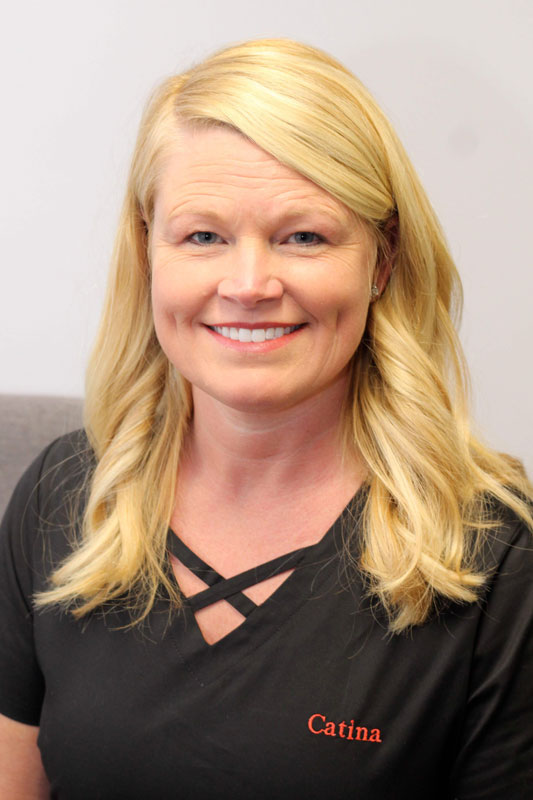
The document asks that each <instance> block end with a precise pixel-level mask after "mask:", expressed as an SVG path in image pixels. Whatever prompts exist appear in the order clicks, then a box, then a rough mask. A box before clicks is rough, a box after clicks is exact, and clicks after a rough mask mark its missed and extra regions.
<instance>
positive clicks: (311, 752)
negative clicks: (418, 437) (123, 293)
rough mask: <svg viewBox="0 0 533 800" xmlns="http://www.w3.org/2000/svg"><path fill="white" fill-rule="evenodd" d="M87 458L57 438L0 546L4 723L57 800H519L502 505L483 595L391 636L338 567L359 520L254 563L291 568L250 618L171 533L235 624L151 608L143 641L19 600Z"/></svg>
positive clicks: (520, 723)
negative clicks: (29, 735)
mask: <svg viewBox="0 0 533 800" xmlns="http://www.w3.org/2000/svg"><path fill="white" fill-rule="evenodd" d="M89 460H90V457H89V455H88V454H87V443H86V440H85V438H84V437H83V435H82V434H75V435H70V436H68V437H62V438H61V439H59V440H57V441H56V442H54V443H53V444H52V445H51V446H50V447H49V448H48V449H47V450H46V451H45V452H44V453H43V454H42V455H41V456H40V457H39V458H38V459H37V460H36V461H35V462H34V463H33V465H32V466H31V467H30V469H29V470H28V471H27V472H26V474H25V475H24V477H23V478H22V480H21V481H20V483H19V485H18V487H17V489H16V491H15V494H14V496H13V499H12V501H11V503H10V506H9V508H8V510H7V512H6V516H5V518H4V522H3V525H2V532H1V541H0V712H1V713H3V714H5V715H7V716H9V717H12V718H13V719H16V720H19V721H21V722H26V723H29V724H33V725H37V724H40V728H41V729H40V735H39V746H40V748H41V751H42V756H43V762H44V765H45V769H46V771H47V773H48V776H49V779H50V782H51V786H52V794H51V797H52V798H68V800H78V799H79V800H81V799H82V798H83V799H85V798H87V800H89V799H90V800H95V799H96V798H102V799H104V798H105V800H111V799H112V800H136V798H139V800H141V798H142V800H145V799H146V798H158V800H166V798H169V799H170V798H172V799H174V798H177V797H179V798H182V799H184V800H186V799H187V798H195V800H197V799H198V798H201V800H211V799H212V798H231V799H232V800H245V799H246V800H250V798H254V799H255V798H258V799H259V800H261V799H262V798H264V799H265V800H266V798H268V800H272V799H273V798H300V797H305V798H320V800H325V799H327V800H330V799H331V800H335V799H336V798H339V800H340V799H341V798H342V800H345V799H346V798H353V799H354V800H357V799H358V798H360V799H361V800H367V798H368V799H369V798H373V799H374V800H403V799H404V798H405V800H407V798H409V800H417V798H420V800H422V798H424V800H427V798H431V800H439V799H440V800H453V798H460V800H482V799H483V800H501V798H506V800H526V798H527V800H530V798H531V797H532V796H533V777H532V776H533V765H532V760H533V689H532V687H533V581H532V580H531V578H532V576H533V552H532V547H531V541H532V540H531V536H530V534H529V533H528V532H527V531H526V530H525V529H524V527H523V526H522V525H521V524H520V523H519V522H518V521H517V520H516V519H515V518H514V517H513V516H512V515H511V514H510V513H509V512H507V511H506V510H505V509H503V510H502V512H501V513H502V516H503V517H504V519H503V522H502V525H501V527H500V528H499V529H498V530H497V531H491V532H488V533H487V546H486V552H485V559H486V563H487V565H488V566H493V567H494V568H495V571H494V574H493V576H492V578H491V579H490V581H489V584H488V587H487V590H486V592H485V594H484V597H483V599H482V601H481V602H480V603H479V604H472V605H463V606H459V605H452V606H449V607H448V608H446V609H444V608H443V609H442V610H441V612H440V613H439V615H436V616H435V617H434V618H433V619H432V620H431V621H429V622H428V623H426V624H425V625H422V626H420V627H417V628H414V629H413V630H412V631H410V632H409V633H405V634H402V635H398V636H391V635H390V634H389V633H388V632H387V629H386V622H385V619H384V616H383V614H382V613H381V612H380V610H379V608H372V607H371V605H370V603H369V602H368V601H367V600H365V595H364V586H363V582H362V579H361V577H358V576H357V575H356V576H354V580H353V581H352V582H351V583H350V584H349V585H347V583H346V579H345V575H344V573H343V571H342V559H341V558H340V556H339V549H340V545H341V538H342V537H341V531H342V528H343V526H344V527H346V526H350V525H351V526H354V525H355V526H357V524H358V522H357V511H356V512H355V515H352V512H350V511H349V510H346V511H345V512H344V513H343V515H341V517H340V518H339V520H337V522H336V523H335V524H334V525H333V527H332V528H331V529H330V530H329V531H328V532H327V533H326V534H325V536H324V537H323V539H322V540H321V541H320V542H318V544H316V545H313V546H312V547H307V548H302V549H301V550H299V551H296V552H295V553H293V554H289V556H288V558H289V561H288V562H285V561H281V562H280V563H278V564H276V563H271V564H269V565H267V566H266V567H265V571H264V572H263V568H258V570H257V572H256V580H261V579H263V578H264V576H265V575H268V574H272V572H273V571H274V572H275V570H276V568H277V569H278V571H281V569H286V568H287V564H290V568H293V567H294V572H293V573H292V574H291V575H290V576H289V578H288V579H287V580H286V581H285V582H284V583H283V584H282V585H281V586H280V587H279V588H278V589H277V590H276V591H275V592H274V593H273V594H272V595H271V596H270V597H269V598H268V599H267V600H266V601H265V602H264V603H263V604H262V605H260V606H254V604H253V603H251V601H248V600H247V599H246V598H245V595H243V594H242V589H243V588H245V586H247V585H250V584H251V582H253V577H254V576H253V575H251V574H247V575H246V576H245V577H244V578H242V579H241V577H240V576H238V580H236V581H235V579H231V580H230V581H224V580H223V579H222V578H221V577H220V576H218V575H217V574H216V573H215V572H214V571H213V570H211V568H210V567H209V565H207V564H205V563H203V562H201V561H200V560H199V559H196V557H195V556H194V554H191V553H190V551H188V552H185V550H184V549H183V543H181V544H180V542H179V540H178V539H177V538H176V537H175V535H174V534H173V533H172V532H171V533H170V534H169V537H170V538H169V547H171V548H172V549H173V550H174V549H175V548H178V549H177V550H175V552H176V554H177V555H178V557H179V558H180V559H182V560H183V561H185V563H188V564H189V565H190V566H191V567H192V568H193V569H195V570H196V571H198V574H201V577H202V578H203V579H204V580H205V581H206V583H208V584H209V585H210V586H211V587H212V588H210V589H209V590H207V592H211V593H212V592H213V591H215V595H216V592H221V593H222V594H221V595H220V596H227V597H228V601H234V603H237V607H239V605H238V604H239V603H241V605H242V608H243V609H244V610H243V613H245V615H246V619H245V621H244V622H243V624H242V625H241V626H240V627H238V628H237V629H236V630H234V631H232V632H231V633H229V634H228V635H227V636H225V637H224V638H223V639H221V640H220V641H219V642H217V643H216V644H214V645H208V644H206V642H205V640H204V639H203V637H202V635H201V633H200V631H199V628H198V626H197V624H196V621H195V617H194V613H193V608H192V605H193V604H194V602H195V601H194V600H193V599H192V598H191V601H190V602H187V603H186V604H185V606H184V608H183V610H182V611H181V612H180V613H179V614H176V615H175V616H174V617H173V618H172V619H171V621H170V622H169V619H168V614H167V613H166V612H167V611H168V608H167V603H166V601H165V600H164V599H162V600H160V601H158V604H157V606H156V607H155V608H154V610H153V611H152V613H151V614H150V615H149V619H148V624H147V625H146V626H145V627H144V628H143V629H142V630H139V629H124V625H127V623H128V621H129V618H128V616H127V612H126V611H125V610H121V609H115V610H110V611H109V612H108V613H107V615H106V616H104V615H102V614H101V613H93V614H91V615H89V616H88V617H86V618H84V619H83V620H81V621H79V622H76V621H75V620H74V619H73V618H72V617H71V616H70V615H66V614H62V613H59V612H58V611H57V610H55V609H48V610H46V611H41V612H39V613H34V612H33V610H32V604H31V595H32V592H33V591H35V590H36V589H39V588H42V587H43V586H44V585H45V583H46V577H47V575H48V574H49V572H50V569H51V568H52V565H53V564H56V563H58V561H59V560H61V558H62V557H64V555H65V554H66V553H68V552H69V544H68V533H67V529H66V521H67V520H68V516H69V509H71V508H72V502H71V501H72V498H73V496H74V494H73V493H75V492H76V490H77V489H78V488H79V486H80V485H81V482H82V481H83V479H84V476H85V474H86V471H87V468H88V463H89ZM213 524H216V520H214V521H213ZM356 533H357V531H356ZM187 559H188V560H187ZM276 561H278V560H275V562H276ZM284 564H285V566H283V565H284ZM250 572H251V573H252V572H254V571H253V570H252V571H250ZM232 581H233V583H232ZM217 587H218V588H217ZM202 594H203V593H202ZM217 596H219V595H216V597H217ZM199 597H200V595H197V596H196V598H197V599H196V603H200V604H201V603H202V600H201V599H200V600H198V598H199ZM216 597H215V599H216ZM239 598H240V599H239ZM242 598H245V599H244V600H243V599H242ZM212 601H213V599H212V594H211V595H208V600H207V602H212ZM203 602H205V600H204V601H203ZM198 607H200V606H198ZM239 610H241V609H239Z"/></svg>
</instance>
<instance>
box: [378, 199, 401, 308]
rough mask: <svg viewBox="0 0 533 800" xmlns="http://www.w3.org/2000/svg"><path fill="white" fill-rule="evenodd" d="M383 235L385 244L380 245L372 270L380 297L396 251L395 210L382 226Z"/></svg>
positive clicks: (387, 279) (386, 282) (396, 224)
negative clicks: (373, 269) (374, 266)
mask: <svg viewBox="0 0 533 800" xmlns="http://www.w3.org/2000/svg"><path fill="white" fill-rule="evenodd" d="M383 236H384V238H385V241H386V244H385V246H384V247H380V248H379V250H380V252H379V254H378V261H377V264H376V269H375V272H374V283H375V285H376V286H377V287H378V291H379V294H378V295H377V296H376V299H377V297H380V296H381V295H382V294H383V292H384V291H385V289H386V288H387V284H388V282H389V279H390V276H391V273H392V270H393V268H394V261H395V259H396V255H397V253H398V214H397V213H396V212H395V213H394V214H393V215H392V216H391V217H390V218H389V219H388V220H387V222H386V224H385V226H384V228H383Z"/></svg>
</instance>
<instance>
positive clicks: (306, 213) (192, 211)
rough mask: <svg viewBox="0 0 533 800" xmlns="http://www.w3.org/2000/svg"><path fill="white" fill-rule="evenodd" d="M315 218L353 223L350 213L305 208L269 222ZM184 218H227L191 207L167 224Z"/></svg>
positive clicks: (214, 219)
mask: <svg viewBox="0 0 533 800" xmlns="http://www.w3.org/2000/svg"><path fill="white" fill-rule="evenodd" d="M313 216H320V217H327V219H328V220H329V221H330V222H332V223H334V224H337V225H338V224H339V223H340V224H346V223H349V222H350V221H351V220H350V218H349V214H348V213H343V214H342V216H339V215H338V214H337V213H335V212H334V211H330V210H329V209H327V208H316V207H313V206H304V207H302V208H295V209H294V210H292V211H281V212H279V213H277V214H274V215H273V217H272V218H271V220H269V222H270V223H271V224H273V226H274V227H277V226H278V225H281V224H283V223H291V222H296V221H298V220H299V219H304V218H306V217H313ZM184 217H185V218H187V217H192V218H201V219H206V220H210V221H213V222H224V221H225V220H226V218H227V217H226V215H225V214H221V213H219V212H217V211H215V210H214V209H210V208H208V207H203V208H202V207H201V206H191V207H190V208H184V209H180V210H177V211H174V212H171V213H170V214H169V216H168V217H167V222H168V223H170V224H172V223H174V222H176V221H179V220H181V219H182V218H184ZM353 222H354V224H356V219H355V217H354V220H353Z"/></svg>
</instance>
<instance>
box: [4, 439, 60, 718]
mask: <svg viewBox="0 0 533 800" xmlns="http://www.w3.org/2000/svg"><path fill="white" fill-rule="evenodd" d="M48 449H49V448H47V450H48ZM47 450H45V451H44V452H43V453H42V454H41V455H40V456H39V457H38V458H37V459H36V460H35V461H34V462H33V464H32V465H31V466H30V467H29V468H28V469H27V470H26V472H25V473H24V475H23V476H22V478H21V479H20V481H19V482H18V484H17V486H16V488H15V491H14V492H13V495H12V497H11V500H10V503H9V505H8V507H7V509H6V512H5V515H4V518H3V520H2V524H1V526H0V713H2V714H4V715H5V716H7V717H10V718H11V719H14V720H17V721H18V722H24V723H26V724H28V725H38V724H39V717H40V710H41V705H42V699H43V694H44V680H43V676H42V673H41V670H40V668H39V664H38V661H37V657H36V653H35V648H34V636H33V621H34V613H33V608H32V595H33V591H34V572H33V558H32V554H33V550H34V547H35V543H36V539H37V536H38V530H39V528H38V526H39V519H40V513H39V511H40V510H39V485H40V480H41V474H42V469H43V463H44V460H45V457H46V453H47Z"/></svg>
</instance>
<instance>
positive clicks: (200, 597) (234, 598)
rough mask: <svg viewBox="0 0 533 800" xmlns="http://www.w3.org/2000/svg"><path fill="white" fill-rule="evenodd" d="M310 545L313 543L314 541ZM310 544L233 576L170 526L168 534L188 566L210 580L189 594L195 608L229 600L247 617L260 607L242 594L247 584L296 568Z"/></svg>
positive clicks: (175, 551)
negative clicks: (216, 566)
mask: <svg viewBox="0 0 533 800" xmlns="http://www.w3.org/2000/svg"><path fill="white" fill-rule="evenodd" d="M309 547H312V545H310V546H309ZM309 547H301V548H300V549H298V550H293V551H292V552H290V553H286V554H285V555H282V556H278V557H277V558H273V559H272V560H271V561H267V562H266V563H265V564H260V565H259V566H257V567H252V569H248V570H246V571H245V572H240V573H239V574H238V575H234V576H233V577H232V578H223V577H222V575H220V573H218V572H217V571H216V570H215V569H213V567H211V566H209V564H207V563H206V562H205V561H203V560H202V559H201V558H199V557H198V556H197V555H196V553H193V551H192V550H190V549H189V547H187V545H186V544H185V542H183V541H182V540H181V539H180V538H179V537H178V536H177V535H176V534H175V533H174V531H172V530H169V535H168V548H169V550H170V552H171V553H172V554H173V555H174V556H175V557H176V558H177V559H179V560H180V561H181V563H182V564H184V565H185V566H186V567H187V569H190V571H191V572H193V573H194V574H195V575H197V576H198V577H199V578H201V580H203V581H204V583H207V585H208V587H209V588H208V589H204V590H203V591H201V592H198V593H197V594H195V595H192V597H188V598H187V603H188V604H189V606H190V607H191V608H192V610H193V611H199V610H200V609H201V608H205V607H206V606H210V605H211V604H212V603H216V602H217V601H218V600H226V601H227V602H228V603H231V605H232V606H233V607H234V608H236V609H237V611H239V612H240V613H241V614H242V615H243V616H245V617H247V616H248V615H249V614H251V613H252V611H253V610H254V609H255V608H257V605H256V603H254V602H253V600H250V598H249V597H247V596H246V595H245V594H243V593H242V590H243V589H246V588H248V586H253V585H254V584H255V583H261V581H265V580H267V579H268V578H273V577H274V576H275V575H280V574H281V573H282V572H286V571H287V570H289V569H294V568H295V567H297V566H298V564H299V563H300V562H301V560H302V558H303V556H304V554H305V553H306V552H307V550H309Z"/></svg>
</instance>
